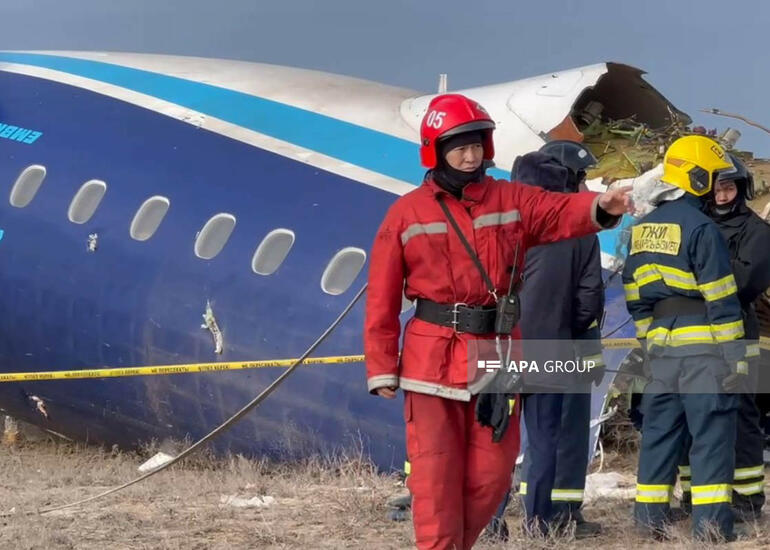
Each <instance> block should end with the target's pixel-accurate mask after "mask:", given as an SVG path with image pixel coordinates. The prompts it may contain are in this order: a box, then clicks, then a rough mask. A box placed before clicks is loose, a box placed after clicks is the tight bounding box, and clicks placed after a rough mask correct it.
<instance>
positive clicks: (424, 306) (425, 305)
mask: <svg viewBox="0 0 770 550" xmlns="http://www.w3.org/2000/svg"><path fill="white" fill-rule="evenodd" d="M496 313H497V308H495V307H494V306H469V305H466V304H460V303H458V304H439V303H436V302H432V301H430V300H425V299H423V298H418V299H417V307H416V308H415V314H414V316H415V317H417V318H418V319H422V320H423V321H427V322H428V323H433V324H435V325H441V326H443V327H451V328H453V329H455V330H456V331H457V332H469V333H471V334H489V333H494V332H495V314H496Z"/></svg>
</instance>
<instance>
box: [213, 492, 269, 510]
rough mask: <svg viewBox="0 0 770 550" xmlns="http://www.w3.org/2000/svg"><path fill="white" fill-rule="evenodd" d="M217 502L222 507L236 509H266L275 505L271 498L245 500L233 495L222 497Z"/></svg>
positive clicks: (257, 497)
mask: <svg viewBox="0 0 770 550" xmlns="http://www.w3.org/2000/svg"><path fill="white" fill-rule="evenodd" d="M219 502H220V504H222V505H223V506H234V507H236V508H268V507H269V506H271V505H272V504H274V503H275V498H273V497H271V496H264V497H260V496H255V497H252V498H249V499H246V498H241V497H237V496H235V495H222V496H221V497H220V498H219Z"/></svg>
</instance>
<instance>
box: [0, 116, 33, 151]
mask: <svg viewBox="0 0 770 550" xmlns="http://www.w3.org/2000/svg"><path fill="white" fill-rule="evenodd" d="M42 135H43V132H38V131H37V130H30V129H28V128H22V127H21V126H14V125H13V124H6V123H5V122H2V121H0V138H3V139H10V140H11V141H18V142H20V143H26V144H27V145H32V144H33V143H35V142H36V141H37V140H38V139H39V138H40V136H42Z"/></svg>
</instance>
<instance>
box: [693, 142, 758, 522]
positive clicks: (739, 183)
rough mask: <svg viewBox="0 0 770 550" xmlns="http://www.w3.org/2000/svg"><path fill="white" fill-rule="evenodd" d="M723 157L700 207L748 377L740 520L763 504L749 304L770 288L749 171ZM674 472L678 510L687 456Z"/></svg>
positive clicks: (741, 426)
mask: <svg viewBox="0 0 770 550" xmlns="http://www.w3.org/2000/svg"><path fill="white" fill-rule="evenodd" d="M728 155H729V157H730V160H731V161H732V163H733V166H735V170H734V171H731V172H727V173H723V174H721V175H720V176H719V178H718V179H717V181H716V183H715V185H714V189H713V190H712V191H711V193H710V194H709V196H708V199H707V200H706V202H705V211H706V214H707V215H708V216H710V217H711V218H712V219H713V220H714V221H715V222H716V223H717V226H718V227H719V230H720V232H721V233H722V236H723V237H724V238H725V241H727V246H728V249H729V253H730V266H731V268H732V271H733V275H734V276H735V283H736V285H737V286H738V299H739V300H740V303H741V309H742V313H743V325H744V330H745V334H746V335H745V338H746V359H747V360H748V362H749V380H748V387H747V388H745V393H739V394H738V395H737V397H738V398H739V406H738V418H737V433H736V440H735V475H734V478H733V496H732V505H733V511H734V512H735V516H736V519H737V520H744V521H745V520H755V519H757V518H758V517H759V516H760V513H761V510H762V506H763V505H764V503H765V491H764V471H765V468H764V461H763V456H762V451H763V446H764V437H763V434H762V428H761V424H760V413H759V409H758V408H757V403H756V395H755V388H756V384H757V380H758V376H759V375H760V372H761V370H762V369H761V368H758V367H759V365H758V363H759V321H758V320H757V314H756V312H755V311H754V302H755V301H756V299H757V298H758V297H759V296H760V294H762V293H763V292H764V291H765V290H766V289H767V288H768V287H769V286H770V226H769V225H768V224H767V223H765V222H764V221H763V220H762V219H761V218H760V217H759V216H758V215H757V214H755V213H754V212H753V211H752V210H751V209H750V208H749V207H748V206H747V204H746V201H747V200H751V199H753V198H754V179H753V177H752V175H751V172H749V171H748V169H747V168H746V165H745V164H744V163H743V161H742V160H741V159H740V158H738V157H737V156H736V155H734V154H732V153H728ZM766 385H767V383H766V382H765V387H766ZM760 388H762V386H761V385H760ZM762 389H763V390H764V391H767V390H766V389H764V388H762ZM685 458H686V457H685ZM679 472H680V484H681V485H682V487H683V493H684V495H683V499H682V500H683V509H685V510H687V509H688V508H689V507H688V504H689V501H690V499H691V495H690V491H689V490H688V489H689V482H690V478H689V474H690V471H689V463H688V461H687V460H683V464H682V465H681V466H680V467H679Z"/></svg>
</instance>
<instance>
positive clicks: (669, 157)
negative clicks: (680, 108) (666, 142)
mask: <svg viewBox="0 0 770 550" xmlns="http://www.w3.org/2000/svg"><path fill="white" fill-rule="evenodd" d="M733 169H734V168H733V165H732V163H731V162H730V158H729V157H728V156H727V154H726V153H725V150H724V149H722V147H721V146H720V145H719V144H718V143H717V142H716V141H714V140H713V139H710V138H707V137H706V136H697V135H695V136H684V137H681V138H679V139H678V140H676V141H675V142H674V143H672V144H671V146H670V147H669V148H668V150H667V151H666V156H665V158H664V159H663V177H662V178H661V181H665V182H666V183H670V184H671V185H675V186H677V187H679V188H680V189H684V190H685V191H687V192H688V193H692V194H693V195H696V196H698V197H700V196H702V195H705V194H706V193H708V192H709V191H711V187H712V185H713V183H714V182H715V181H716V179H717V176H718V174H719V172H722V171H725V170H733Z"/></svg>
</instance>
